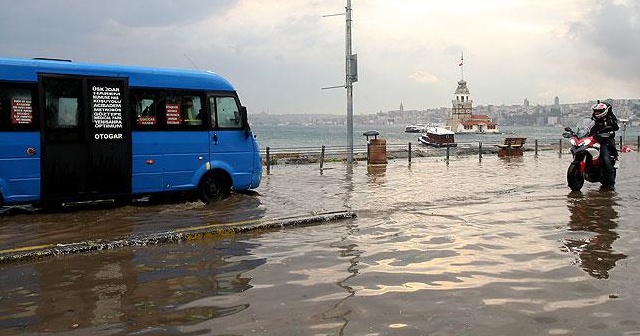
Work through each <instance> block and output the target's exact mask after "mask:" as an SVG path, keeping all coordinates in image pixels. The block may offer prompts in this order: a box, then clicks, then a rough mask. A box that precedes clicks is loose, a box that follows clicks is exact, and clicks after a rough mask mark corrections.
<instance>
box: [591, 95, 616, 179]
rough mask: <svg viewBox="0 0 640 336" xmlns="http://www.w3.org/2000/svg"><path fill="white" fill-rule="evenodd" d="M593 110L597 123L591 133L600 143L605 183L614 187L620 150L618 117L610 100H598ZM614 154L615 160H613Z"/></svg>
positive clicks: (594, 119) (593, 117)
mask: <svg viewBox="0 0 640 336" xmlns="http://www.w3.org/2000/svg"><path fill="white" fill-rule="evenodd" d="M591 110H592V111H593V113H592V114H591V119H592V120H593V121H594V123H595V124H594V125H593V127H592V128H591V132H590V133H591V135H593V136H594V137H595V139H596V141H598V142H599V143H600V158H601V159H602V163H603V164H604V176H603V179H604V181H603V185H604V186H607V187H610V188H613V187H614V185H615V171H614V169H615V168H617V165H618V150H617V149H616V139H615V135H616V133H615V131H617V130H618V129H620V127H619V126H618V118H616V116H615V115H614V114H613V111H612V109H611V104H610V103H608V102H600V100H598V101H597V102H596V103H595V104H593V106H591ZM612 156H613V158H614V161H615V162H612V161H611V157H612Z"/></svg>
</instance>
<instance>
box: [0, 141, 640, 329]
mask: <svg viewBox="0 0 640 336" xmlns="http://www.w3.org/2000/svg"><path fill="white" fill-rule="evenodd" d="M621 157H622V164H621V167H620V169H619V170H618V179H617V188H616V190H615V191H600V190H599V186H598V185H596V184H590V183H585V187H584V188H583V190H582V192H578V193H572V192H570V190H569V189H568V188H567V186H566V182H565V173H566V168H567V166H568V164H569V161H570V155H567V154H564V155H562V156H559V155H558V154H557V153H556V154H554V153H551V152H543V153H542V154H540V155H539V156H538V157H534V155H533V154H532V153H530V152H526V153H525V155H524V157H520V158H510V159H499V158H497V157H495V156H494V155H492V156H485V157H484V158H483V159H482V160H479V159H478V157H474V156H467V157H454V158H452V160H451V161H450V162H449V163H447V162H445V161H443V160H442V159H438V158H420V159H415V158H414V160H413V162H412V163H411V165H409V164H408V163H407V161H406V159H405V160H397V161H392V162H389V164H387V165H377V166H367V165H366V164H364V163H362V162H360V163H358V164H356V165H354V166H353V167H352V168H350V167H348V166H346V165H345V164H342V163H329V164H327V163H325V165H324V169H323V170H320V169H319V167H318V166H317V165H276V166H273V167H271V172H270V174H269V175H266V174H265V176H264V177H263V183H262V185H261V186H260V188H258V189H257V190H256V192H255V193H249V194H234V195H232V196H231V197H230V198H229V199H227V200H225V201H222V202H220V203H217V204H212V205H203V204H201V203H171V202H167V203H161V204H158V203H151V204H145V203H141V204H133V205H128V206H124V207H120V208H85V209H78V210H77V211H71V212H63V213H41V212H27V213H25V212H23V211H7V212H5V214H4V215H2V216H0V238H1V239H0V250H5V249H10V248H16V247H24V246H33V245H41V244H50V243H70V242H76V241H80V240H83V239H93V240H97V239H116V238H122V237H127V236H130V235H136V234H144V233H150V232H162V231H166V230H172V229H175V228H180V227H187V226H193V225H203V224H207V223H216V222H220V223H223V222H224V223H230V222H238V221H244V220H248V219H256V218H265V219H269V218H278V217H286V216H296V215H308V214H314V213H324V212H330V211H339V210H350V211H354V212H355V213H356V214H357V216H358V217H357V218H355V219H347V220H341V221H335V222H327V223H324V224H321V225H315V226H305V227H288V228H282V229H277V230H261V231H256V232H250V233H246V234H228V235H222V236H217V237H206V238H204V239H202V240H192V241H186V242H182V243H171V244H164V245H152V246H136V247H126V248H119V249H113V250H104V251H97V252H91V253H82V254H71V255H61V256H54V257H47V258H41V259H36V260H30V261H20V262H15V263H7V264H2V265H0V270H1V271H0V334H2V335H22V334H25V335H36V334H37V335H40V334H45V335H92V336H97V335H363V336H364V335H367V336H370V335H516V334H518V335H640V223H639V221H638V218H639V217H640V210H639V207H638V204H640V203H639V200H640V169H638V167H639V166H640V155H639V154H638V153H625V154H621Z"/></svg>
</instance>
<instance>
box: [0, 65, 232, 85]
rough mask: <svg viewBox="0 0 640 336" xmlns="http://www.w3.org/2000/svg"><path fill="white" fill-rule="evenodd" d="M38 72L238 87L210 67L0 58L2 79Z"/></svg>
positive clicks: (34, 77) (24, 78) (32, 78)
mask: <svg viewBox="0 0 640 336" xmlns="http://www.w3.org/2000/svg"><path fill="white" fill-rule="evenodd" d="M39 74H64V75H80V76H101V77H119V78H127V79H128V80H129V86H132V87H149V88H172V89H199V90H218V91H235V89H234V88H233V86H232V85H231V83H229V81H227V80H226V79H225V78H223V77H222V76H220V75H218V74H215V73H213V72H211V71H199V70H185V69H168V68H151V67H138V66H123V65H107V64H95V63H82V62H71V61H67V60H53V59H18V58H0V81H4V80H7V81H20V82H37V81H38V75H39Z"/></svg>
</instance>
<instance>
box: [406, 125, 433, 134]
mask: <svg viewBox="0 0 640 336" xmlns="http://www.w3.org/2000/svg"><path fill="white" fill-rule="evenodd" d="M427 126H428V125H427V124H415V125H407V127H405V128H404V131H405V132H406V133H424V132H425V131H426V129H427Z"/></svg>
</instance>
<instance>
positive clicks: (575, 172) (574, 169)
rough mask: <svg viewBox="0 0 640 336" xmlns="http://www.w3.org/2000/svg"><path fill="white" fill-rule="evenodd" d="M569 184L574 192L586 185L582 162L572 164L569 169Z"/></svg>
mask: <svg viewBox="0 0 640 336" xmlns="http://www.w3.org/2000/svg"><path fill="white" fill-rule="evenodd" d="M567 184H568V185H569V188H571V190H573V191H579V190H580V189H582V186H583V185H584V176H583V175H582V172H580V162H572V163H571V164H570V165H569V169H567Z"/></svg>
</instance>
